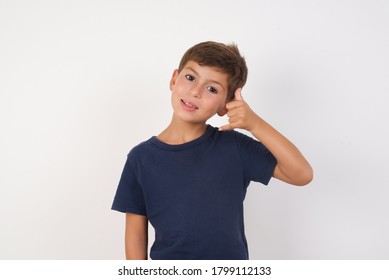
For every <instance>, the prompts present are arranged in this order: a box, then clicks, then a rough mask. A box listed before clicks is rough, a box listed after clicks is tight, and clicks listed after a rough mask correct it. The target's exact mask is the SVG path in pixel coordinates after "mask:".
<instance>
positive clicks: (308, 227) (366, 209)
mask: <svg viewBox="0 0 389 280" xmlns="http://www.w3.org/2000/svg"><path fill="white" fill-rule="evenodd" d="M388 30H389V2H388V1H384V0H382V1H378V0H376V1H367V0H359V1H352V0H349V1H347V0H337V1H334V0H331V1H324V0H323V1H310V0H305V1H304V0H298V1H287V0H284V1H281V0H273V1H270V0H268V1H264V0H262V1H251V0H241V1H227V0H218V1H205V0H197V1H191V2H187V1H179V0H170V1H145V0H142V1H124V0H123V1H119V0H109V1H108V0H105V1H103V0H101V1H91V0H90V1H88V0H77V1H74V0H73V1H48V0H44V1H11V0H9V1H5V0H0V227H1V228H0V259H122V258H124V246H123V244H124V237H123V236H124V215H123V214H120V213H118V212H114V211H111V210H110V207H111V203H112V199H113V196H114V193H115V191H116V187H117V183H118V181H119V177H120V174H121V171H122V168H123V165H124V163H125V159H126V155H127V153H128V151H129V150H130V149H131V148H132V147H133V146H134V145H136V144H137V143H139V142H140V141H143V140H146V139H148V138H149V137H150V136H152V135H156V134H158V133H159V132H160V131H162V130H163V129H164V128H165V127H166V126H167V124H168V123H169V121H170V117H171V107H170V97H169V95H170V91H169V89H168V83H169V79H170V76H171V74H172V72H173V69H174V68H175V67H177V66H178V62H179V60H180V58H181V56H182V54H183V53H184V52H185V51H186V49H188V48H189V47H191V46H192V45H194V44H196V43H198V42H201V41H205V40H214V41H221V42H224V43H229V42H232V41H233V42H236V43H237V44H238V45H239V47H240V50H241V52H242V53H243V54H244V55H245V57H246V60H247V64H248V67H249V78H248V83H247V85H246V87H245V88H244V90H243V97H244V98H245V99H246V101H247V102H248V103H249V104H250V106H251V107H252V108H253V109H254V110H255V111H256V112H257V113H258V114H259V115H260V116H262V117H263V118H264V119H266V120H267V121H268V122H269V123H271V124H272V125H273V126H274V127H275V128H277V129H278V130H280V131H281V132H282V133H283V134H285V135H286V136H287V137H288V138H289V139H291V140H292V141H293V142H294V143H295V144H296V145H297V146H298V147H299V148H300V150H301V151H302V152H303V153H304V155H305V156H306V157H307V158H308V160H309V161H310V163H311V164H312V166H313V168H314V171H315V178H314V181H313V182H312V183H311V184H310V186H308V187H305V188H297V187H292V186H287V185H286V184H284V183H281V182H278V181H276V180H273V181H271V183H270V186H269V187H263V186H261V185H259V184H256V183H255V184H252V185H251V186H250V187H249V192H248V196H247V199H246V212H245V215H246V234H247V237H248V241H249V247H250V256H251V258H252V259H388V258H389V225H388V216H389V215H388V213H389V205H388V203H387V201H388V197H389V190H388V187H389V172H388V171H387V168H388V164H387V158H388V157H389V149H388V147H387V144H388V140H389V137H388V136H389V135H388V134H389V133H388V124H387V121H388V120H389V113H388V109H387V107H388V104H389V102H388V101H389V97H388V93H389V66H388V65H389V54H388V53H389V52H388V49H389V39H388V34H389V31H388ZM210 123H211V124H213V125H215V126H218V125H221V124H224V123H226V119H225V118H222V119H220V118H219V117H215V118H213V119H211V120H210ZM150 235H152V232H150ZM151 237H152V236H151Z"/></svg>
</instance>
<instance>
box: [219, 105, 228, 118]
mask: <svg viewBox="0 0 389 280" xmlns="http://www.w3.org/2000/svg"><path fill="white" fill-rule="evenodd" d="M227 112H228V110H227V107H226V104H224V106H223V108H221V109H220V110H219V111H218V112H217V114H218V115H219V116H220V117H223V116H224V115H225V114H227Z"/></svg>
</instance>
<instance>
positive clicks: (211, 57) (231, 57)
mask: <svg viewBox="0 0 389 280" xmlns="http://www.w3.org/2000/svg"><path fill="white" fill-rule="evenodd" d="M191 60H192V61H195V62H196V63H198V64H199V65H201V66H212V67H216V68H219V69H220V70H221V71H222V72H224V73H226V74H227V75H228V90H227V99H226V102H228V101H230V100H232V99H233V98H234V93H235V90H236V89H237V88H242V87H243V86H244V85H245V83H246V80H247V72H248V70H247V66H246V61H245V59H244V57H243V56H241V54H240V53H239V49H238V47H237V45H236V44H228V45H225V44H223V43H217V42H212V41H208V42H202V43H199V44H197V45H194V46H193V47H191V48H190V49H188V50H187V51H186V53H185V54H184V56H183V57H182V59H181V62H180V65H179V67H178V72H181V70H182V69H183V68H184V67H185V65H186V64H187V63H188V62H189V61H191Z"/></svg>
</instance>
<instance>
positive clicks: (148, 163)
mask: <svg viewBox="0 0 389 280" xmlns="http://www.w3.org/2000/svg"><path fill="white" fill-rule="evenodd" d="M275 165H276V159H275V158H274V156H273V155H272V154H271V153H270V152H269V151H268V150H267V149H266V147H265V146H264V145H262V144H261V143H260V142H258V141H256V140H254V139H253V138H251V137H248V136H246V135H244V134H242V133H240V132H237V131H224V132H219V131H218V129H217V128H214V127H212V126H210V125H208V127H207V130H206V132H205V133H204V134H203V135H202V136H201V137H199V138H197V139H195V140H193V141H191V142H188V143H184V144H180V145H169V144H166V143H164V142H161V141H159V140H158V139H157V138H156V137H155V136H153V137H151V138H150V139H149V140H147V141H145V142H142V143H140V144H139V145H137V146H136V147H134V148H133V149H132V150H131V151H130V153H129V154H128V157H127V161H126V164H125V166H124V170H123V173H122V176H121V179H120V182H119V186H118V188H117V192H116V195H115V198H114V202H113V205H112V209H113V210H117V211H120V212H130V213H135V214H140V215H145V216H147V218H148V220H149V221H150V223H151V224H152V226H153V227H154V229H155V242H154V244H153V246H152V248H151V251H150V258H151V259H155V260H163V259H168V260H175V259H192V260H193V259H208V260H210V259H220V260H227V259H235V260H238V259H248V248H247V241H246V237H245V233H244V222H243V200H244V198H245V195H246V190H247V186H248V185H249V183H250V181H256V182H261V183H262V184H265V185H267V184H268V182H269V180H270V178H271V177H272V175H273V172H274V168H275Z"/></svg>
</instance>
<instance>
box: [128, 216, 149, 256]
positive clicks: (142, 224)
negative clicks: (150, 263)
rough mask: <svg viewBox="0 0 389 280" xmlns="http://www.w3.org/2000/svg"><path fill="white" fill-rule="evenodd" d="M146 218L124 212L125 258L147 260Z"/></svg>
mask: <svg viewBox="0 0 389 280" xmlns="http://www.w3.org/2000/svg"><path fill="white" fill-rule="evenodd" d="M147 230H148V220H147V217H146V216H143V215H137V214H133V213H126V232H125V246H126V259H127V260H147V244H148V243H147V242H148V231H147Z"/></svg>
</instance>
